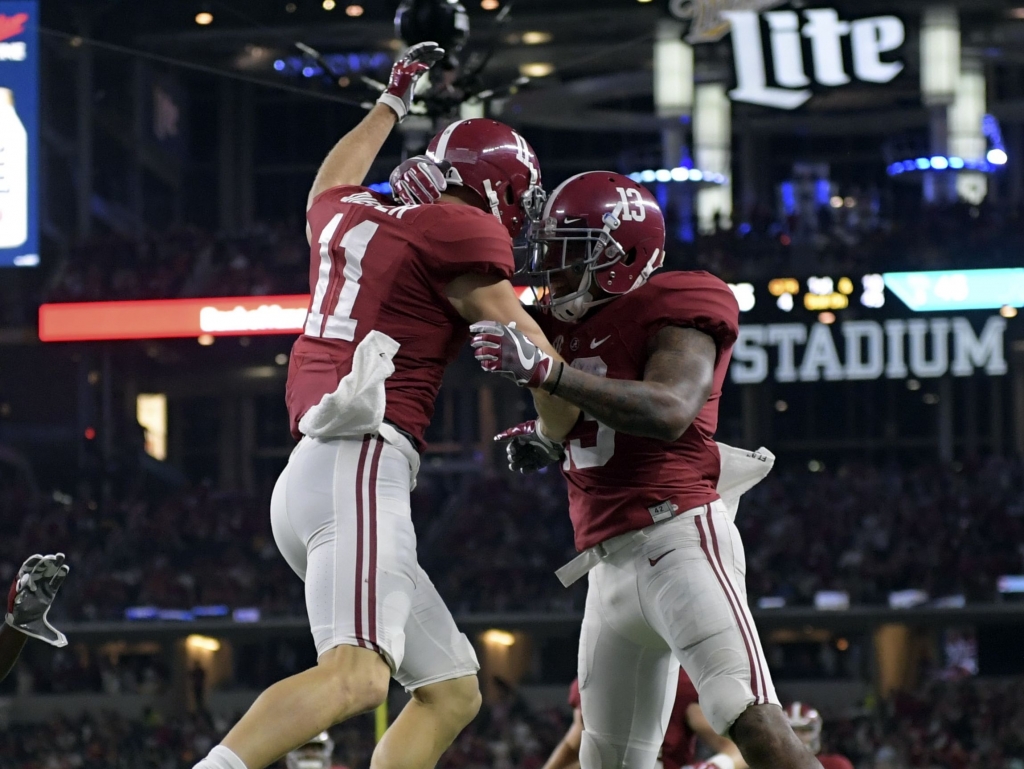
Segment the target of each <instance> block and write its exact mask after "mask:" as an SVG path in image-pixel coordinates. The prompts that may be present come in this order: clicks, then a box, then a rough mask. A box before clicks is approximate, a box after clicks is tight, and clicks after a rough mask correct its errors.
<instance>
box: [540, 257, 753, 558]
mask: <svg viewBox="0 0 1024 769" xmlns="http://www.w3.org/2000/svg"><path fill="white" fill-rule="evenodd" d="M541 324H542V326H543V328H544V331H545V332H546V334H547V336H548V339H550V340H551V342H552V344H553V345H554V347H555V349H556V350H558V351H559V352H560V353H561V355H562V357H563V358H565V360H566V362H567V363H569V364H570V365H572V366H573V367H574V368H577V369H580V370H581V371H585V372H587V373H589V374H595V375H597V376H602V377H608V378H610V379H627V380H642V379H643V377H644V368H645V367H646V365H647V359H648V356H649V351H650V345H651V343H652V341H653V339H654V336H655V334H657V333H658V332H659V331H660V330H661V329H663V328H665V327H666V326H680V327H683V328H694V329H697V330H698V331H702V332H704V333H705V334H707V335H708V336H710V337H711V338H712V339H713V340H714V341H715V344H716V346H717V347H718V355H717V360H716V362H715V373H714V388H713V390H712V392H711V397H710V398H709V399H708V402H707V404H706V405H705V406H704V408H703V409H702V410H701V412H700V414H699V415H698V416H697V419H696V420H694V422H693V424H692V425H691V426H690V427H689V429H687V431H686V432H685V433H683V435H682V436H681V437H680V438H679V440H677V441H673V442H671V443H667V442H665V441H658V440H654V439H652V438H640V437H637V436H633V435H624V434H622V433H616V432H615V431H614V430H612V429H611V428H610V427H607V426H606V425H602V424H599V423H598V422H597V421H596V420H594V419H593V418H592V417H589V416H588V415H586V414H583V415H582V416H581V417H580V421H579V422H577V424H576V426H575V427H574V428H573V430H572V432H570V433H569V435H568V436H567V438H566V441H567V448H566V458H565V461H564V463H563V465H562V471H563V473H564V474H565V477H566V480H567V481H568V486H569V514H570V516H571V518H572V524H573V529H574V531H575V534H576V547H577V549H578V550H581V551H582V550H585V549H587V548H588V547H593V546H594V545H596V544H598V543H600V542H604V541H605V540H607V539H610V538H611V537H614V536H617V535H619V534H624V533H626V532H629V531H634V530H636V529H642V528H644V527H646V526H650V525H651V524H652V523H655V522H657V521H661V520H664V519H666V518H668V517H670V516H671V514H672V513H673V512H683V511H685V510H690V509H692V508H694V507H699V506H701V505H704V504H707V503H709V502H713V501H715V500H716V499H718V493H717V492H716V491H715V488H716V486H717V485H718V475H719V471H720V464H721V457H720V456H719V453H718V447H717V445H716V444H715V441H714V435H715V431H716V430H717V429H718V401H719V399H720V398H721V395H722V384H723V382H724V381H725V375H726V372H727V370H728V368H729V360H730V358H731V357H732V346H733V344H734V343H735V341H736V336H737V334H738V333H739V306H738V305H737V303H736V298H735V297H734V296H733V293H732V291H731V290H730V289H729V287H728V286H727V285H726V284H725V283H723V282H722V281H721V280H719V279H718V278H716V277H714V276H713V275H710V274H708V273H706V272H667V273H661V274H659V275H655V276H654V277H653V278H651V280H650V281H649V282H648V283H647V284H646V285H644V286H642V287H641V288H638V289H636V290H635V291H632V292H630V293H628V294H626V295H625V296H622V297H618V298H616V299H615V300H613V301H611V302H609V303H608V304H606V305H604V306H602V307H599V308H597V309H596V310H595V311H594V312H592V313H591V314H590V315H588V316H586V317H585V318H584V320H583V321H582V322H580V323H563V322H561V321H559V320H557V319H555V318H553V317H552V316H551V315H549V314H545V315H543V316H542V317H541Z"/></svg>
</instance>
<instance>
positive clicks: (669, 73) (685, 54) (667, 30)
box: [654, 20, 694, 118]
mask: <svg viewBox="0 0 1024 769" xmlns="http://www.w3.org/2000/svg"><path fill="white" fill-rule="evenodd" d="M656 34H657V37H656V39H655V41H654V108H655V111H656V112H657V113H658V117H662V118H678V117H681V116H683V115H688V114H689V113H690V110H691V109H693V93H694V91H693V48H692V47H690V46H689V45H687V44H686V43H684V42H683V39H682V37H683V29H682V25H681V24H679V22H676V21H670V20H662V21H660V22H659V23H658V28H657V33H656Z"/></svg>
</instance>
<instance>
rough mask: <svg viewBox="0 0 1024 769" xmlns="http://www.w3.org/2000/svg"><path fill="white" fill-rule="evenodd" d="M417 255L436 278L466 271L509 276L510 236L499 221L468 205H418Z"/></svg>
mask: <svg viewBox="0 0 1024 769" xmlns="http://www.w3.org/2000/svg"><path fill="white" fill-rule="evenodd" d="M417 224H418V225H420V227H421V249H420V250H421V254H422V256H423V258H424V260H426V262H427V264H428V266H429V267H430V269H431V271H432V272H433V273H434V274H435V275H436V276H437V277H438V278H440V279H443V280H446V281H448V280H454V279H455V278H457V277H459V276H460V275H466V274H470V273H475V274H483V275H494V276H497V277H499V278H506V279H508V278H511V277H512V274H513V273H514V272H515V261H514V260H513V258H512V238H511V237H510V236H509V234H508V231H507V230H506V229H505V228H504V227H503V226H502V224H501V222H499V221H498V220H497V219H495V218H494V217H493V216H491V215H490V214H487V213H484V212H483V211H480V210H478V209H476V208H472V207H470V206H460V205H447V204H441V205H438V204H435V205H432V206H421V207H420V208H419V211H418V216H417Z"/></svg>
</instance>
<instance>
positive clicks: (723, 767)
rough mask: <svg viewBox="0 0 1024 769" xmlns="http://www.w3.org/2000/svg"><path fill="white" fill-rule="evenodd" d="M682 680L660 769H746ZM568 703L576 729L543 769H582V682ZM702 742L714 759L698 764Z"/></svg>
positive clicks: (688, 683)
mask: <svg viewBox="0 0 1024 769" xmlns="http://www.w3.org/2000/svg"><path fill="white" fill-rule="evenodd" d="M678 679H679V680H678V683H677V684H676V690H675V699H674V701H673V704H672V712H671V715H670V716H669V722H668V728H667V729H666V731H665V741H664V742H663V743H662V745H661V753H660V754H659V755H658V767H659V769H661V767H664V769H684V767H686V768H687V769H746V766H747V763H746V762H745V761H744V760H743V757H742V756H741V755H740V751H739V748H737V747H736V743H734V742H733V741H732V740H730V739H729V738H728V737H722V736H721V735H720V734H718V733H717V732H715V730H714V729H713V728H712V727H711V724H709V723H708V720H707V718H706V717H705V716H704V712H703V711H702V710H701V709H700V703H699V701H698V699H697V690H696V689H695V688H694V686H693V682H692V681H690V678H689V676H687V675H686V671H684V670H683V669H682V668H680V669H679V675H678ZM568 702H569V707H571V708H572V725H571V726H570V727H569V730H568V731H567V732H566V733H565V736H564V737H562V739H561V741H560V742H559V743H558V745H556V746H555V749H554V751H552V753H551V755H550V757H549V758H548V760H547V762H546V763H545V764H544V767H543V769H576V768H577V767H578V766H579V761H580V741H581V739H582V737H583V713H582V711H581V710H580V684H579V681H578V680H574V681H573V682H572V685H571V686H570V687H569V698H568ZM698 739H699V740H700V742H701V743H702V744H703V745H704V746H705V748H706V749H708V750H710V752H711V753H713V754H714V755H712V756H711V757H710V758H708V759H706V760H705V761H701V762H700V763H695V759H696V757H697V741H698Z"/></svg>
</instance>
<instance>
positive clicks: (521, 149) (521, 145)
mask: <svg viewBox="0 0 1024 769" xmlns="http://www.w3.org/2000/svg"><path fill="white" fill-rule="evenodd" d="M512 135H513V136H514V137H515V139H516V159H517V160H518V161H519V162H520V163H522V164H523V165H524V166H526V167H527V168H528V169H529V170H530V186H531V187H534V186H536V185H537V177H538V176H540V174H539V173H538V171H537V167H536V166H535V165H534V164H533V158H531V157H530V145H529V144H527V143H526V139H524V138H523V137H522V136H521V135H520V134H519V132H518V131H513V132H512Z"/></svg>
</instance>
